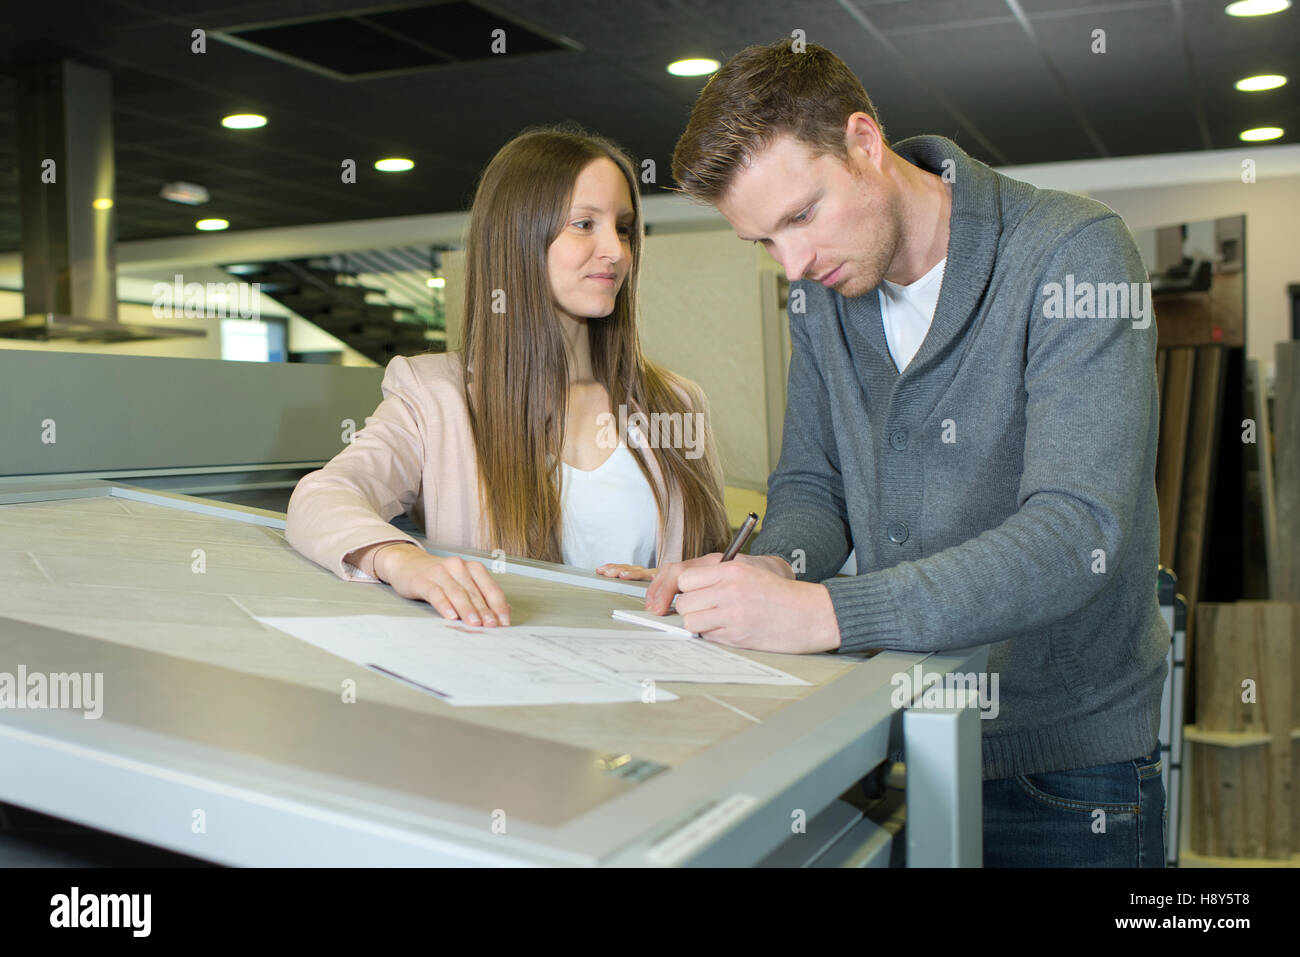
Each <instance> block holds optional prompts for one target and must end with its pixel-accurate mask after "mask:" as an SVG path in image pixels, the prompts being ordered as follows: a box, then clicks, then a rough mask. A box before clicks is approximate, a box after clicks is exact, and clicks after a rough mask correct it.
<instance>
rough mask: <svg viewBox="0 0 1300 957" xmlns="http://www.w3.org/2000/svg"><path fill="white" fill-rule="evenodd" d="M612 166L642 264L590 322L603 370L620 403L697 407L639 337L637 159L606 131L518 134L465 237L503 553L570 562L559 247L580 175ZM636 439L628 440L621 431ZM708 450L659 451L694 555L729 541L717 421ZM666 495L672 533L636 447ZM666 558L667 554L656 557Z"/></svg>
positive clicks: (484, 482)
mask: <svg viewBox="0 0 1300 957" xmlns="http://www.w3.org/2000/svg"><path fill="white" fill-rule="evenodd" d="M602 157H605V158H608V159H610V160H612V161H613V162H614V163H615V164H616V165H617V166H618V168H619V170H620V171H621V172H622V174H623V177H624V178H625V179H626V180H627V185H628V192H629V193H630V194H631V199H632V207H633V212H634V214H635V218H636V222H635V225H634V227H633V230H632V236H631V249H632V261H631V264H630V267H629V269H628V274H627V279H626V281H625V282H624V283H623V287H622V288H621V289H620V290H619V292H618V296H617V297H616V299H615V303H614V311H613V312H612V313H610V315H609V316H607V317H605V318H603V319H592V320H591V321H590V322H589V323H588V325H587V329H588V336H589V339H590V345H591V364H592V374H593V376H594V377H595V379H596V381H597V382H599V383H600V384H601V385H603V386H604V387H605V391H606V392H607V393H608V394H609V399H610V405H611V407H612V408H613V409H614V410H617V409H618V406H619V404H620V403H621V404H624V405H626V406H627V409H628V413H629V415H630V414H631V413H632V412H633V411H635V410H640V411H642V412H645V413H647V414H649V413H651V412H658V413H668V414H672V413H674V412H679V413H681V414H682V415H683V416H685V415H687V414H689V413H691V412H692V411H694V410H692V409H691V408H690V407H689V406H688V405H687V403H686V402H685V401H684V400H683V399H682V397H681V396H680V395H679V394H678V392H677V391H676V390H675V389H674V387H673V385H672V380H671V377H670V376H671V374H670V373H667V372H666V371H665V370H663V369H661V368H659V367H658V366H657V365H655V364H654V363H652V362H650V361H649V360H647V359H646V358H645V357H644V356H643V355H642V354H641V347H640V343H639V341H638V339H637V333H636V301H637V276H638V272H639V267H640V262H641V246H642V241H643V238H644V230H643V225H642V220H641V200H640V196H639V195H638V193H637V182H636V176H635V174H634V173H633V167H632V163H631V161H630V160H629V159H628V158H627V156H626V155H625V154H624V153H623V152H622V151H621V150H620V149H618V147H616V146H614V144H612V143H610V142H609V141H607V140H605V139H602V138H601V137H597V136H591V135H589V134H585V133H580V132H573V131H569V130H561V129H542V130H530V131H527V132H525V133H522V134H520V135H519V136H517V137H515V139H513V140H511V141H510V142H509V143H507V144H506V145H505V146H503V147H502V148H501V150H500V151H499V152H498V153H497V154H496V156H495V157H493V159H492V162H491V163H489V164H488V167H487V169H486V170H484V172H483V176H482V178H481V179H480V180H479V184H478V189H477V191H476V193H475V196H474V205H473V209H472V211H471V213H470V224H469V234H468V237H467V240H466V245H465V345H464V349H463V350H462V353H461V359H462V363H463V369H464V373H465V399H466V403H467V405H468V407H469V418H470V424H471V426H472V428H473V431H474V445H475V448H476V449H477V455H478V470H479V491H480V496H481V501H482V505H483V514H484V515H485V516H486V521H487V532H488V537H489V540H490V542H491V546H492V548H494V549H495V548H502V549H504V550H505V551H506V553H507V554H511V555H522V556H525V557H528V558H534V559H539V560H542V561H549V562H560V561H562V560H563V559H562V556H561V546H560V541H561V532H562V523H561V517H560V485H559V482H560V479H559V464H560V453H561V450H562V449H563V447H564V426H565V417H566V411H567V406H568V393H569V389H568V386H569V367H568V358H567V355H566V353H565V349H564V341H563V338H562V335H561V331H560V322H559V319H558V317H557V316H556V314H555V305H554V298H553V296H552V293H551V287H550V278H549V272H548V270H547V252H548V250H549V249H550V246H551V243H552V242H554V240H555V239H556V237H557V236H559V234H560V231H561V230H562V229H563V228H564V224H565V222H566V221H567V219H568V214H569V204H570V202H571V200H572V195H573V187H574V183H575V182H576V181H577V179H578V174H579V173H581V172H582V170H583V169H584V168H585V167H586V166H587V165H588V164H589V163H591V162H592V161H593V160H597V159H600V158H602ZM620 438H623V437H620ZM704 448H705V452H704V454H703V455H702V456H701V457H699V458H697V459H689V458H687V457H686V454H685V450H684V449H680V448H658V449H650V450H649V451H650V453H651V454H653V455H656V456H657V461H658V462H659V465H660V468H661V469H662V471H663V473H664V477H665V480H666V481H667V483H668V486H669V487H670V488H676V489H677V490H678V491H679V493H680V494H681V498H682V505H683V513H684V519H685V528H684V530H683V532H684V534H683V543H682V552H683V554H682V557H683V558H691V557H694V556H696V555H702V554H705V553H707V552H711V551H718V550H720V549H722V548H724V547H725V546H726V543H727V537H728V530H727V519H726V511H725V508H724V505H723V499H722V473H721V469H720V467H719V464H718V458H717V452H716V448H715V445H714V443H713V441H712V435H711V429H710V428H708V426H706V442H705V445H704ZM633 458H634V459H636V462H637V465H638V466H640V468H641V471H642V473H643V474H644V475H645V477H646V481H647V482H648V483H649V484H650V487H651V489H652V490H653V491H654V496H655V503H656V505H657V506H658V509H659V523H660V529H661V531H662V530H663V528H664V522H665V516H666V515H667V512H668V502H667V493H666V490H665V489H664V488H661V487H660V486H659V485H658V483H656V482H655V481H654V478H653V476H652V475H651V473H650V471H649V470H648V468H647V466H646V464H645V462H644V461H643V460H642V457H641V456H639V455H635V454H634V455H633ZM656 560H657V561H659V562H662V560H663V559H662V556H656Z"/></svg>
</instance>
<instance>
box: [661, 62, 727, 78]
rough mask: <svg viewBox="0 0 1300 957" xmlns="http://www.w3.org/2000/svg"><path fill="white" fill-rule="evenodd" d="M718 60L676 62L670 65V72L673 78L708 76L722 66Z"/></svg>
mask: <svg viewBox="0 0 1300 957" xmlns="http://www.w3.org/2000/svg"><path fill="white" fill-rule="evenodd" d="M721 65H722V64H720V63H719V62H718V61H717V60H709V59H704V58H701V59H695V60H674V61H673V62H672V63H670V64H668V72H669V73H671V74H672V75H673V76H707V75H708V74H710V73H713V72H715V71H716V70H717V69H718V67H719V66H721Z"/></svg>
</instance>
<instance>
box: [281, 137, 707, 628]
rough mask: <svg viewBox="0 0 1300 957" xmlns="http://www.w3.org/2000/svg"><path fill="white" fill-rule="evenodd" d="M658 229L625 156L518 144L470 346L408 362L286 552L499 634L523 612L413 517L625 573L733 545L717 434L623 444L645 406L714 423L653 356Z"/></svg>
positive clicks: (313, 481)
mask: <svg viewBox="0 0 1300 957" xmlns="http://www.w3.org/2000/svg"><path fill="white" fill-rule="evenodd" d="M643 235H644V233H643V227H642V222H641V207H640V198H639V196H638V195H637V190H636V177H635V175H634V173H633V168H632V164H631V162H630V161H629V160H628V158H627V157H626V156H625V155H624V154H623V153H622V152H621V151H620V150H619V149H618V148H617V147H615V146H614V145H613V144H611V143H609V142H608V141H606V140H604V139H601V138H599V137H595V136H589V135H585V134H580V133H574V132H568V131H564V130H534V131H529V132H526V133H523V134H521V135H520V136H518V137H516V138H515V139H514V140H512V141H511V142H509V143H507V144H506V145H505V146H504V147H502V149H501V150H500V151H499V152H498V153H497V155H496V156H495V157H494V158H493V160H492V162H491V163H489V164H488V167H487V169H486V170H485V171H484V173H483V176H482V179H481V180H480V182H479V186H478V190H477V192H476V194H475V197H474V206H473V209H472V211H471V214H470V226H469V234H468V237H467V241H466V247H465V263H466V271H465V330H464V342H465V345H464V349H463V351H462V352H460V353H459V354H457V353H448V354H441V355H436V354H430V355H422V356H415V357H412V358H409V359H408V358H403V357H400V356H398V357H394V358H393V360H392V361H391V362H390V363H389V365H388V368H387V369H386V370H385V373H384V382H383V387H382V388H383V394H384V400H383V402H382V403H381V404H380V406H379V408H378V409H376V411H375V414H374V415H373V416H371V417H369V418H368V419H367V420H366V425H365V428H363V429H361V430H360V431H359V432H357V433H356V434H355V435H354V436H353V438H352V442H351V443H350V444H349V445H348V446H347V447H346V448H345V449H344V450H343V451H342V452H340V453H339V454H338V455H336V456H335V457H334V458H333V459H332V460H331V461H330V462H329V463H328V464H327V465H326V466H325V467H324V468H323V469H320V470H318V471H316V472H312V473H311V474H309V475H307V476H304V477H303V479H302V480H301V481H300V482H299V483H298V486H297V488H296V489H295V490H294V493H293V496H292V498H291V499H290V502H289V510H288V521H287V529H286V533H287V537H288V540H289V542H290V544H292V545H293V546H294V548H296V549H298V550H299V551H300V552H302V553H303V554H304V555H306V556H307V557H309V558H311V559H312V560H313V561H316V562H317V563H319V564H321V565H324V566H325V567H327V568H330V569H331V570H333V571H334V572H335V574H337V575H338V576H339V577H340V578H343V579H344V580H346V581H362V580H364V581H373V580H380V581H386V582H389V583H391V584H392V585H393V588H394V590H396V591H397V593H398V594H400V595H402V596H403V597H406V598H418V599H422V600H425V601H428V602H429V603H430V604H431V605H433V606H434V607H435V608H437V609H438V611H439V612H440V613H441V614H442V615H443V617H445V618H460V619H463V620H465V621H467V622H469V623H470V624H474V625H478V624H483V625H489V626H491V625H496V624H506V625H508V624H509V623H510V617H509V606H508V605H507V604H506V601H505V597H504V594H503V593H502V591H501V589H500V587H499V586H498V585H497V584H496V582H495V581H494V580H493V579H492V576H491V575H490V574H489V572H488V570H487V569H486V568H485V567H484V566H483V565H482V564H480V563H479V562H473V561H471V562H466V561H462V560H461V559H458V558H448V559H444V558H439V557H436V556H433V555H429V554H428V553H427V552H425V551H424V550H423V549H422V548H420V547H419V545H418V544H416V543H415V541H414V540H413V539H412V538H410V537H409V536H402V535H401V534H400V532H397V531H396V530H395V529H394V528H393V526H391V525H389V524H388V519H390V518H392V517H393V516H395V515H397V514H399V513H400V512H403V511H410V512H412V514H413V515H414V516H416V517H417V518H418V517H423V521H424V530H425V533H426V535H427V536H428V538H429V539H430V540H431V541H434V542H437V543H439V544H441V545H445V546H448V547H452V548H455V547H469V548H475V549H479V550H482V551H493V552H496V551H497V550H498V549H500V550H501V553H504V554H508V555H523V556H526V557H529V558H534V559H540V560H543V561H550V562H560V561H563V562H565V563H566V564H572V565H577V566H579V567H584V568H598V570H599V571H600V572H601V573H603V574H607V575H615V576H621V577H625V578H638V579H650V578H652V577H653V572H651V571H650V570H649V568H648V567H647V566H649V565H658V564H663V563H665V562H670V561H680V560H682V559H683V558H686V557H692V556H695V555H702V554H706V553H708V552H711V551H718V550H721V549H722V548H723V547H725V545H726V541H727V523H726V516H725V512H724V509H723V499H722V478H721V470H720V468H719V466H718V460H717V454H716V451H715V449H714V447H713V443H712V441H711V439H709V438H708V430H707V429H705V430H704V434H705V437H706V441H705V443H704V448H703V454H702V455H700V454H698V453H699V451H700V450H698V449H696V450H694V451H692V450H687V449H683V448H676V447H672V444H671V443H669V444H668V445H667V446H666V447H665V446H662V445H661V444H660V443H659V442H658V441H656V439H657V438H658V436H656V435H649V436H646V435H645V434H644V433H643V432H638V431H636V430H635V429H631V428H630V429H629V430H628V432H629V434H626V435H621V436H620V435H617V434H612V433H616V432H617V429H611V423H614V422H626V421H628V420H629V418H630V419H631V420H632V421H633V422H636V421H637V418H638V417H636V416H635V415H634V413H636V412H641V413H642V414H643V415H646V416H648V415H649V414H652V413H653V414H657V415H659V416H661V417H666V418H664V419H662V420H663V421H672V417H673V416H674V415H676V416H682V417H684V416H699V417H702V416H704V415H705V414H706V412H707V408H706V402H705V399H704V396H703V393H702V392H701V391H700V390H699V388H698V387H697V386H695V385H694V384H693V383H690V382H688V381H686V380H684V379H681V378H679V377H677V376H674V375H673V374H671V373H669V372H668V371H666V370H664V369H661V368H659V367H658V366H656V365H655V364H654V363H652V362H650V361H649V360H647V359H646V358H645V357H644V356H642V355H641V351H640V346H639V344H638V340H637V333H636V290H637V272H638V267H639V265H640V256H641V245H642V239H643ZM620 411H621V412H622V413H623V414H622V415H620V414H619V412H620ZM652 431H653V430H652ZM615 442H617V443H618V444H617V447H614V446H615ZM652 446H658V447H652ZM412 546H414V547H412Z"/></svg>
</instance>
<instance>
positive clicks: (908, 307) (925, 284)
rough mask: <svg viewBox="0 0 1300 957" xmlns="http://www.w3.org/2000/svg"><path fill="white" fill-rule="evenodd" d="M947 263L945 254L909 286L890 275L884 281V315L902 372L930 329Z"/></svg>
mask: <svg viewBox="0 0 1300 957" xmlns="http://www.w3.org/2000/svg"><path fill="white" fill-rule="evenodd" d="M947 264H948V258H947V257H946V256H945V257H944V258H943V259H941V260H939V262H938V264H937V265H936V266H935V267H934V268H933V269H931V270H930V271H929V272H928V273H926V274H925V275H924V276H922V277H921V278H920V279H918V280H917V281H916V282H914V283H912V284H911V285H908V286H900V285H898V283H894V282H890V281H889V280H888V279H882V280H881V282H880V287H879V294H880V318H881V321H882V322H883V323H884V326H885V341H886V342H888V343H889V354H890V355H891V356H892V357H893V359H894V365H896V366H897V367H898V371H899V372H902V371H903V370H904V369H906V368H907V364H908V363H909V362H911V361H912V357H913V356H915V355H916V353H917V350H919V349H920V348H921V343H922V342H924V341H925V335H926V333H927V332H929V331H930V323H931V322H932V321H933V320H934V307H935V306H936V305H937V304H938V302H939V287H940V286H941V285H943V268H944V266H946V265H947Z"/></svg>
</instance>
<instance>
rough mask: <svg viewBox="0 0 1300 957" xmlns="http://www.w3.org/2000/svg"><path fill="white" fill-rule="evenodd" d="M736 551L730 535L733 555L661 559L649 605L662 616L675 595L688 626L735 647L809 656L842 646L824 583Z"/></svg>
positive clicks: (774, 559)
mask: <svg viewBox="0 0 1300 957" xmlns="http://www.w3.org/2000/svg"><path fill="white" fill-rule="evenodd" d="M750 528H751V529H752V525H750ZM746 537H748V535H747V532H746V530H745V529H742V534H741V535H738V536H737V538H738V539H740V541H741V543H742V544H743V540H744V538H746ZM738 551H739V545H737V543H736V542H735V541H733V542H732V548H730V549H728V552H729V553H736V554H735V555H734V558H735V560H734V561H724V560H723V554H722V553H720V552H714V553H712V554H710V555H703V556H701V557H700V558H693V559H691V560H690V561H685V562H672V563H670V564H668V565H664V566H663V567H662V568H660V569H659V573H658V574H657V575H656V576H655V579H654V581H652V582H651V583H650V587H649V588H648V589H646V602H645V607H646V611H648V612H650V613H651V614H655V615H666V614H668V613H669V611H671V610H672V608H673V604H674V601H673V598H674V596H676V610H677V612H678V613H679V614H681V615H682V618H683V624H684V625H685V627H686V628H688V629H690V630H691V631H693V632H695V633H696V634H698V635H700V636H701V637H703V638H707V639H708V640H709V641H716V642H717V643H718V644H722V645H731V646H733V647H736V648H749V649H752V650H754V651H778V652H784V653H787V654H806V653H809V652H818V651H833V650H834V649H836V648H838V647H839V646H840V627H839V622H838V621H837V620H836V618H835V608H834V606H833V605H832V604H831V596H830V592H828V591H827V590H826V588H825V587H824V586H823V585H820V584H817V583H815V582H801V581H796V580H795V574H794V569H792V568H791V567H790V565H789V563H788V562H786V561H785V560H784V559H782V558H780V557H778V556H776V555H753V556H751V555H741V554H738ZM678 592H680V594H678Z"/></svg>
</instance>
